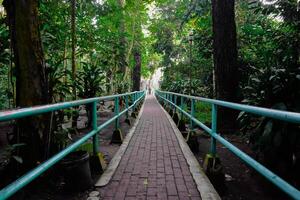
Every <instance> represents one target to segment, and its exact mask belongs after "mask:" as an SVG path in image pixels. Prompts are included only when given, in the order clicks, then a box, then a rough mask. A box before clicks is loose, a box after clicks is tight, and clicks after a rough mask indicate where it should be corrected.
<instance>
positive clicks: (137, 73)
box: [132, 50, 142, 91]
mask: <svg viewBox="0 0 300 200" xmlns="http://www.w3.org/2000/svg"><path fill="white" fill-rule="evenodd" d="M134 61H135V66H134V68H133V72H132V82H133V87H132V90H133V91H139V90H140V82H141V63H142V62H141V53H140V51H139V50H135V52H134Z"/></svg>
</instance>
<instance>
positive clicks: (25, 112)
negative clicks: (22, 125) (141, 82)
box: [0, 91, 146, 200]
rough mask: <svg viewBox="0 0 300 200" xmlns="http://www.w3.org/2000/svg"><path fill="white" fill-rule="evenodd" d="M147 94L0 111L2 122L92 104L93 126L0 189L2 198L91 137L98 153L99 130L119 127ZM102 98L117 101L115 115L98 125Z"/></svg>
mask: <svg viewBox="0 0 300 200" xmlns="http://www.w3.org/2000/svg"><path fill="white" fill-rule="evenodd" d="M145 95H146V93H145V91H137V92H131V93H125V94H118V95H112V96H104V97H96V98H90V99H83V100H78V101H71V102H64V103H57V104H51V105H44V106H36V107H30V108H23V109H18V110H13V111H6V112H0V122H1V121H8V120H14V119H19V118H22V117H28V116H33V115H39V114H43V113H47V112H52V111H56V110H62V109H66V108H71V107H74V106H79V105H86V104H92V128H93V129H92V131H90V132H89V133H87V134H86V135H85V136H83V137H82V138H80V139H79V140H77V141H76V142H74V143H73V144H71V145H69V146H68V147H66V148H65V149H64V150H62V151H60V152H59V153H57V154H56V155H54V156H53V157H51V158H50V159H48V160H47V161H45V162H43V163H42V164H40V165H39V166H37V167H36V168H34V169H33V170H31V171H29V172H28V173H26V174H25V175H23V176H22V177H20V178H19V179H17V180H16V181H14V182H13V183H11V184H9V185H8V186H6V187H5V188H3V189H2V190H1V191H0V200H4V199H7V198H9V197H10V196H12V195H13V194H14V193H16V192H17V191H19V190H20V189H22V188H23V187H24V186H26V185H27V184H29V183H30V182H31V181H33V180H34V179H36V178H37V177H38V176H40V175H41V174H42V173H43V172H45V171H46V170H48V169H49V168H50V167H52V166H53V165H54V164H56V163H57V162H58V161H60V160H61V159H62V158H64V157H65V156H66V155H68V154H69V153H71V152H72V151H74V150H76V148H78V147H79V146H80V145H82V144H83V143H84V142H86V141H87V140H88V139H89V138H91V137H93V151H94V154H97V153H98V151H99V148H98V133H99V131H101V130H102V129H103V128H105V127H106V126H108V125H109V124H111V123H113V122H115V128H116V129H117V128H118V127H119V117H120V116H121V115H123V114H124V113H126V116H128V111H129V110H130V109H134V108H135V106H136V104H137V103H139V102H140V101H142V100H143V98H144V97H145ZM129 97H131V99H132V105H130V106H129V103H128V98H129ZM120 98H125V101H126V105H125V109H124V110H122V111H120V110H119V100H120ZM102 100H114V101H115V115H114V117H112V118H111V119H109V120H107V121H106V122H104V123H103V124H101V125H100V126H98V125H97V103H98V102H99V101H102Z"/></svg>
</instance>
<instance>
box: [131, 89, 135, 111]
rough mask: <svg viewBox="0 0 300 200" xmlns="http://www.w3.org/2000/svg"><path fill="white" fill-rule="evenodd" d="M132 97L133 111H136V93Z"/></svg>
mask: <svg viewBox="0 0 300 200" xmlns="http://www.w3.org/2000/svg"><path fill="white" fill-rule="evenodd" d="M131 97H132V105H133V107H132V109H133V111H134V109H135V93H133V94H132V95H131Z"/></svg>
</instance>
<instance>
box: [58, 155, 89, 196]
mask: <svg viewBox="0 0 300 200" xmlns="http://www.w3.org/2000/svg"><path fill="white" fill-rule="evenodd" d="M61 166H62V169H63V174H64V179H65V183H66V189H67V190H72V191H82V190H86V189H88V188H90V187H91V186H92V177H91V170H90V163H89V154H88V152H87V151H74V152H72V153H70V154H69V155H67V156H66V157H65V158H64V159H62V161H61Z"/></svg>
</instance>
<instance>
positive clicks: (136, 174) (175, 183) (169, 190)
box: [99, 96, 201, 200]
mask: <svg viewBox="0 0 300 200" xmlns="http://www.w3.org/2000/svg"><path fill="white" fill-rule="evenodd" d="M99 191H100V193H101V194H102V195H101V196H103V197H104V198H103V199H105V200H106V199H116V200H122V199H126V200H127V199H128V200H129V199H147V200H148V199H163V200H167V199H170V200H176V199H201V198H200V194H199V192H198V190H197V187H196V184H195V182H194V180H193V178H192V175H191V173H190V171H189V167H188V164H187V162H186V160H185V157H184V155H183V153H182V151H181V149H180V146H179V144H178V141H177V138H176V135H175V133H174V131H173V129H172V127H171V124H170V122H169V121H168V119H167V117H166V116H165V114H164V112H163V110H162V109H161V107H160V106H159V105H158V103H157V101H156V100H155V99H154V97H153V96H150V97H149V96H148V98H147V99H146V101H145V105H144V110H143V113H142V116H141V118H140V121H139V123H138V125H137V127H136V130H135V133H134V135H133V137H132V139H131V141H130V143H129V145H128V148H127V149H126V152H125V154H124V155H123V157H122V160H121V162H120V164H119V166H118V168H117V170H116V172H115V174H114V176H113V177H112V179H111V181H110V182H109V184H108V185H106V186H105V187H102V188H100V189H99Z"/></svg>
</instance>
